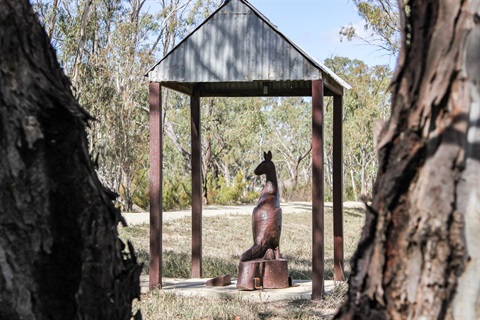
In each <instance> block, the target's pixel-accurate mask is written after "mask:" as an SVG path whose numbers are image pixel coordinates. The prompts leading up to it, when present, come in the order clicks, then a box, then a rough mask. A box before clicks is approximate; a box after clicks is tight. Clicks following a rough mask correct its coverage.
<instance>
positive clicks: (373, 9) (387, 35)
mask: <svg viewBox="0 0 480 320" xmlns="http://www.w3.org/2000/svg"><path fill="white" fill-rule="evenodd" d="M403 1H404V2H407V0H402V2H403ZM353 3H354V4H355V6H356V7H357V10H358V14H359V15H360V16H361V17H362V18H363V19H364V25H363V31H362V30H358V26H354V25H352V24H350V25H347V26H344V27H343V28H342V29H341V30H340V36H341V37H342V38H346V39H348V40H352V39H357V40H360V41H362V42H364V43H366V44H369V45H373V46H376V47H378V48H379V49H382V50H385V51H387V52H389V53H390V54H391V55H393V56H396V55H397V54H398V52H399V50H400V20H399V15H398V12H399V6H398V2H397V1H396V0H353ZM403 7H404V6H402V8H403ZM405 10H408V9H407V8H406V7H405Z"/></svg>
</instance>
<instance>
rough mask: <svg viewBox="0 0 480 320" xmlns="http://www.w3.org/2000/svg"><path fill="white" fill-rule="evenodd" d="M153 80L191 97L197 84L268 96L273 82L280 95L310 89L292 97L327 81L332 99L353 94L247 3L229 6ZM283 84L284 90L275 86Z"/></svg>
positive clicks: (156, 70)
mask: <svg viewBox="0 0 480 320" xmlns="http://www.w3.org/2000/svg"><path fill="white" fill-rule="evenodd" d="M147 76H148V78H149V80H150V81H152V82H161V83H163V84H164V85H166V86H167V87H168V86H169V85H170V87H171V88H173V89H176V90H179V91H182V92H185V93H191V92H190V90H191V89H192V87H193V85H194V84H198V83H204V84H210V88H211V90H214V88H217V89H215V91H216V92H218V91H222V90H225V88H223V87H222V88H223V89H222V90H220V84H228V85H229V86H230V90H234V91H235V90H247V91H249V94H250V95H255V94H254V92H256V91H255V90H257V89H259V90H260V91H262V92H263V93H265V92H264V90H263V89H262V87H263V85H262V83H267V82H268V83H269V87H272V88H273V87H275V86H277V87H279V90H280V91H281V90H284V89H285V88H289V87H290V88H292V86H293V85H294V84H295V85H296V86H297V87H305V89H302V90H297V91H291V92H290V93H291V95H297V93H298V95H304V94H303V93H304V92H307V91H308V88H306V87H308V86H309V84H310V82H311V80H316V79H323V81H324V84H325V86H326V88H327V90H331V91H332V93H336V94H343V89H349V88H350V85H349V84H347V83H346V82H345V81H343V80H342V79H341V78H340V77H338V76H337V75H336V74H335V73H334V72H333V71H331V70H330V69H329V68H327V67H326V66H325V65H323V64H322V63H320V62H319V61H318V60H316V59H315V58H313V57H312V56H310V55H309V54H307V53H306V52H305V51H304V50H303V49H302V48H300V47H299V46H298V45H296V44H295V43H294V42H293V41H291V40H290V39H288V38H287V37H286V36H285V35H284V34H282V33H281V32H280V31H279V30H278V28H277V27H276V26H275V25H274V24H272V23H271V22H270V20H269V19H267V18H266V17H265V16H264V15H263V14H262V13H261V12H260V11H258V10H257V9H256V8H255V7H253V6H252V5H251V4H250V3H249V2H248V1H246V0H230V1H225V2H224V3H223V4H222V5H221V6H220V7H219V8H218V9H217V10H216V11H215V12H213V13H212V14H211V15H210V16H209V17H208V18H207V19H206V20H205V21H204V22H203V23H201V24H200V25H199V26H198V27H197V28H196V29H195V30H193V31H192V32H191V33H190V34H189V35H188V36H187V37H185V39H183V40H182V41H181V42H180V43H178V44H177V46H176V47H175V48H173V49H172V50H171V51H170V52H169V53H168V54H167V55H165V56H164V57H163V58H162V59H161V60H160V61H158V62H157V63H156V64H155V65H154V66H153V67H152V68H151V69H150V70H149V71H148V72H147ZM277 81H280V82H283V85H282V84H278V83H276V84H275V83H273V82H277ZM255 82H257V83H256V84H254V83H255ZM258 82H260V83H258ZM302 82H304V84H303V85H302V84H301V83H302ZM281 87H285V88H284V89H282V88H281ZM255 88H257V89H255ZM292 90H293V89H292ZM273 92H274V91H271V93H273ZM287 93H288V92H287ZM212 94H213V92H212ZM238 94H239V93H238ZM327 94H328V92H327ZM242 95H243V94H242ZM280 95H281V94H280ZM287 95H288V94H287Z"/></svg>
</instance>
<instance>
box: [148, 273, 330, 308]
mask: <svg viewBox="0 0 480 320" xmlns="http://www.w3.org/2000/svg"><path fill="white" fill-rule="evenodd" d="M207 280H209V279H171V278H163V281H162V283H163V290H164V291H169V292H173V293H176V294H180V295H183V296H187V297H208V298H213V299H225V298H240V299H242V300H248V301H255V302H265V301H277V300H310V299H311V296H312V281H308V280H294V286H293V287H290V288H285V289H263V290H254V291H239V290H237V289H236V279H232V284H231V285H229V286H224V287H207V286H205V283H206V282H207ZM140 282H141V284H140V285H141V292H142V293H146V292H148V276H146V275H143V276H141V277H140ZM334 288H335V283H334V281H333V280H326V281H325V292H327V293H328V292H329V291H331V290H333V289H334Z"/></svg>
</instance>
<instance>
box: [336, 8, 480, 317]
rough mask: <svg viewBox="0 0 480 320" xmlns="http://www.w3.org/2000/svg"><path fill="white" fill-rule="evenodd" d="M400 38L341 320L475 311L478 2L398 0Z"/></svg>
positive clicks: (479, 226) (479, 225) (479, 224)
mask: <svg viewBox="0 0 480 320" xmlns="http://www.w3.org/2000/svg"><path fill="white" fill-rule="evenodd" d="M399 6H400V17H401V21H402V24H401V30H402V47H401V51H400V57H399V64H398V66H397V70H396V73H395V76H394V79H393V83H392V114H391V117H390V119H389V120H388V121H387V123H386V125H385V127H384V128H383V130H382V132H381V133H380V135H379V139H378V143H377V148H378V154H379V172H378V175H377V179H376V182H375V185H374V189H373V199H372V202H371V205H368V206H367V216H366V224H365V227H364V230H363V233H362V237H361V240H360V243H359V246H358V249H357V252H356V254H355V256H354V258H353V266H352V268H353V271H352V275H351V277H350V279H349V293H348V301H347V302H346V303H345V305H344V306H343V307H342V308H341V310H340V311H339V314H338V315H337V318H344V319H352V318H355V319H382V318H388V319H407V318H408V319H444V318H450V319H451V318H456V319H477V318H479V316H480V314H479V310H480V307H479V297H480V282H479V281H478V279H479V273H480V261H479V252H480V247H479V238H478V237H479V236H478V235H479V234H480V219H479V217H480V211H479V208H480V176H479V175H480V148H479V143H480V86H479V84H480V54H479V53H480V24H479V23H480V2H478V1H476V0H470V1H469V0H465V1H437V0H409V1H408V8H405V7H404V4H403V1H401V0H400V1H399Z"/></svg>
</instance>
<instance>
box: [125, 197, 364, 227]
mask: <svg viewBox="0 0 480 320" xmlns="http://www.w3.org/2000/svg"><path fill="white" fill-rule="evenodd" d="M280 206H281V207H282V211H283V213H300V212H310V211H312V203H311V202H288V203H281V204H280ZM343 206H344V208H353V209H357V208H364V205H363V203H361V202H344V203H343ZM254 207H255V205H241V206H204V207H203V210H202V214H203V216H204V217H213V216H219V215H226V214H247V215H249V214H252V211H253V208H254ZM331 207H332V203H331V202H325V208H331ZM191 214H192V212H191V210H190V209H189V210H181V211H169V212H164V213H163V220H164V221H168V220H174V219H181V218H184V217H188V216H190V215H191ZM123 216H124V218H125V220H126V221H127V224H129V225H136V224H144V223H149V221H150V213H149V212H140V213H128V212H127V213H123Z"/></svg>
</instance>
